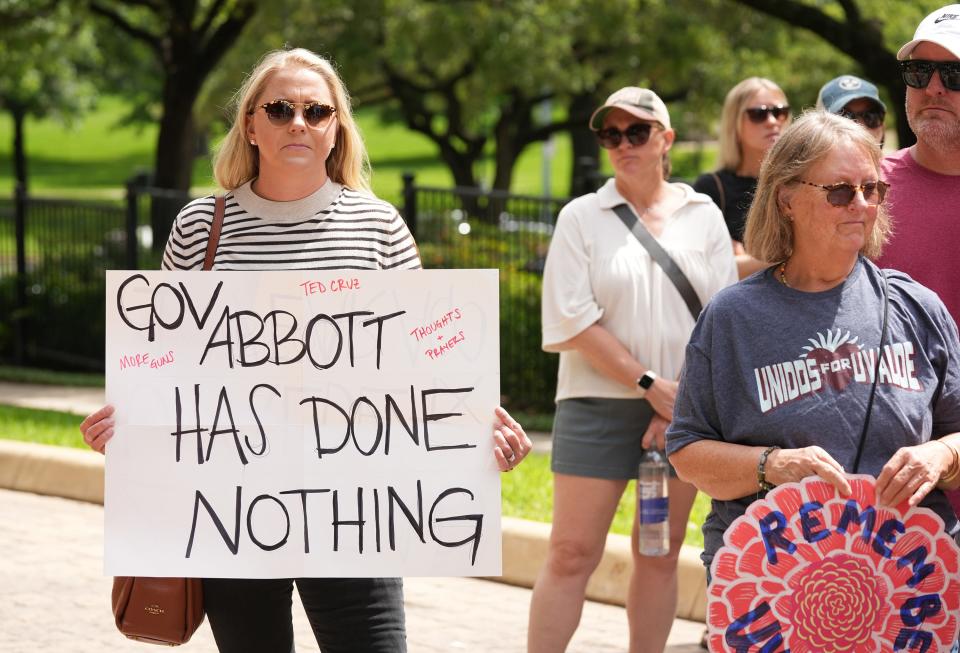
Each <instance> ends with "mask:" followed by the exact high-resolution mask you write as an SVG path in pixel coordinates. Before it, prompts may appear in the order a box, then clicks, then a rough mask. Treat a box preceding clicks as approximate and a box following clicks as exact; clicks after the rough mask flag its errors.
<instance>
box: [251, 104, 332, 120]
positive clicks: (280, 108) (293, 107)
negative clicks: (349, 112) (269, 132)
mask: <svg viewBox="0 0 960 653" xmlns="http://www.w3.org/2000/svg"><path fill="white" fill-rule="evenodd" d="M297 107H301V108H302V110H303V120H304V122H306V123H307V124H308V125H310V126H311V127H319V126H320V125H323V124H324V123H326V122H327V121H328V120H329V119H330V117H331V116H332V115H333V114H334V113H336V112H337V110H336V109H335V108H334V107H331V106H330V105H329V104H324V103H323V102H290V101H289V100H274V101H273V102H267V103H265V104H261V105H259V106H256V107H254V108H253V109H251V110H250V111H249V112H248V113H249V115H253V114H254V113H256V111H257V109H263V111H264V113H266V114H267V119H268V120H269V121H270V123H271V124H273V125H276V126H277V127H282V126H283V125H286V124H288V123H289V122H290V121H291V120H293V117H294V116H295V115H297Z"/></svg>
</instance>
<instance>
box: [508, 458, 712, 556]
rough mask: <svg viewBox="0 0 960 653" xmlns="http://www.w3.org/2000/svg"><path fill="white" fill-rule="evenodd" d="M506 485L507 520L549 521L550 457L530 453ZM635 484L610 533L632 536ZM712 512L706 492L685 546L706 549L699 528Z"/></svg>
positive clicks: (699, 501) (696, 507)
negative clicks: (508, 518) (518, 518)
mask: <svg viewBox="0 0 960 653" xmlns="http://www.w3.org/2000/svg"><path fill="white" fill-rule="evenodd" d="M501 479H503V480H502V484H503V514H504V516H506V517H520V518H522V519H530V520H532V521H541V522H549V521H551V516H552V514H553V473H552V472H551V471H550V457H549V456H547V455H546V454H541V453H531V454H530V455H529V456H527V458H526V459H525V460H524V461H523V463H522V464H521V465H519V466H518V467H517V468H516V469H515V470H514V471H512V472H510V473H509V474H502V475H501ZM636 506H637V494H636V483H635V482H634V481H630V484H629V485H628V486H627V490H626V492H624V493H623V498H621V499H620V505H619V506H617V514H616V515H614V517H613V524H612V525H611V526H610V532H611V533H619V534H621V535H630V529H631V527H632V526H633V515H634V513H635V512H636ZM708 512H710V499H709V497H707V496H706V495H705V494H703V493H699V494H697V499H696V501H695V502H694V504H693V509H692V510H691V511H690V520H689V522H688V523H687V537H686V540H685V543H686V544H689V545H691V546H697V547H701V548H702V547H703V534H702V533H701V532H700V525H701V524H703V520H704V519H706V517H707V513H708Z"/></svg>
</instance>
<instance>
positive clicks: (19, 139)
mask: <svg viewBox="0 0 960 653" xmlns="http://www.w3.org/2000/svg"><path fill="white" fill-rule="evenodd" d="M10 113H11V114H13V176H14V179H16V182H17V184H19V185H20V186H22V187H23V190H24V191H26V190H27V145H26V140H25V137H24V131H23V128H24V122H25V121H26V119H27V112H26V111H25V110H24V109H23V108H22V107H17V106H14V107H12V108H11V110H10Z"/></svg>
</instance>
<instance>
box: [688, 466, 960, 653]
mask: <svg viewBox="0 0 960 653" xmlns="http://www.w3.org/2000/svg"><path fill="white" fill-rule="evenodd" d="M848 479H849V480H850V484H851V486H852V487H853V495H852V496H851V497H850V498H848V499H844V498H842V497H840V495H839V494H838V493H837V492H836V490H834V488H833V486H831V485H830V484H829V483H826V482H824V481H822V480H819V479H817V478H816V477H811V478H808V479H804V480H803V481H802V482H800V483H789V484H786V485H781V486H779V487H777V488H775V489H774V490H773V491H771V492H770V493H769V494H767V496H766V498H764V499H762V500H758V501H755V502H754V503H753V504H751V505H750V507H749V508H748V509H747V512H746V514H745V515H743V516H742V517H740V518H738V519H737V520H736V521H734V522H733V524H732V525H731V526H730V528H729V529H727V532H726V533H725V534H724V537H723V539H724V546H723V547H722V548H721V549H720V551H719V552H717V555H716V556H715V557H714V560H713V565H712V566H711V568H710V571H711V574H712V581H711V584H710V588H709V591H708V593H709V594H708V611H707V614H708V619H707V622H708V626H709V630H710V635H709V636H710V650H711V651H714V652H718V651H730V652H733V653H752V652H757V653H774V652H786V651H789V652H790V653H823V652H824V651H834V652H838V653H839V652H842V653H877V652H878V651H920V652H921V653H922V652H925V651H926V652H929V653H935V652H943V653H947V652H948V651H950V649H951V647H952V646H953V642H954V640H955V639H956V637H957V624H958V618H960V549H958V548H957V546H956V544H954V542H953V540H952V539H951V538H950V537H949V536H948V535H947V534H946V533H944V531H943V521H942V520H941V519H940V517H939V516H937V515H936V514H935V513H934V512H933V511H931V510H929V509H927V508H912V509H909V510H908V509H907V504H906V502H904V503H903V504H901V505H899V506H897V507H896V508H892V509H891V508H881V507H879V506H877V505H876V495H875V490H874V486H875V482H876V481H875V479H874V478H873V477H870V476H865V475H852V476H848Z"/></svg>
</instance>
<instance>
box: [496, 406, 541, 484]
mask: <svg viewBox="0 0 960 653" xmlns="http://www.w3.org/2000/svg"><path fill="white" fill-rule="evenodd" d="M494 414H495V415H496V416H497V421H496V422H495V423H494V425H493V442H494V447H493V457H494V458H496V460H497V467H499V468H500V471H501V472H509V471H510V470H512V469H513V468H514V467H516V466H517V465H519V464H520V461H521V460H523V459H524V458H525V457H526V455H527V454H528V453H530V450H531V449H532V448H533V444H532V443H531V442H530V438H529V437H527V434H526V433H524V432H523V427H522V426H520V423H519V422H517V420H515V419H513V418H512V417H510V413H508V412H507V411H506V410H504V409H503V407H502V406H498V407H497V408H496V410H495V411H494Z"/></svg>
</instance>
